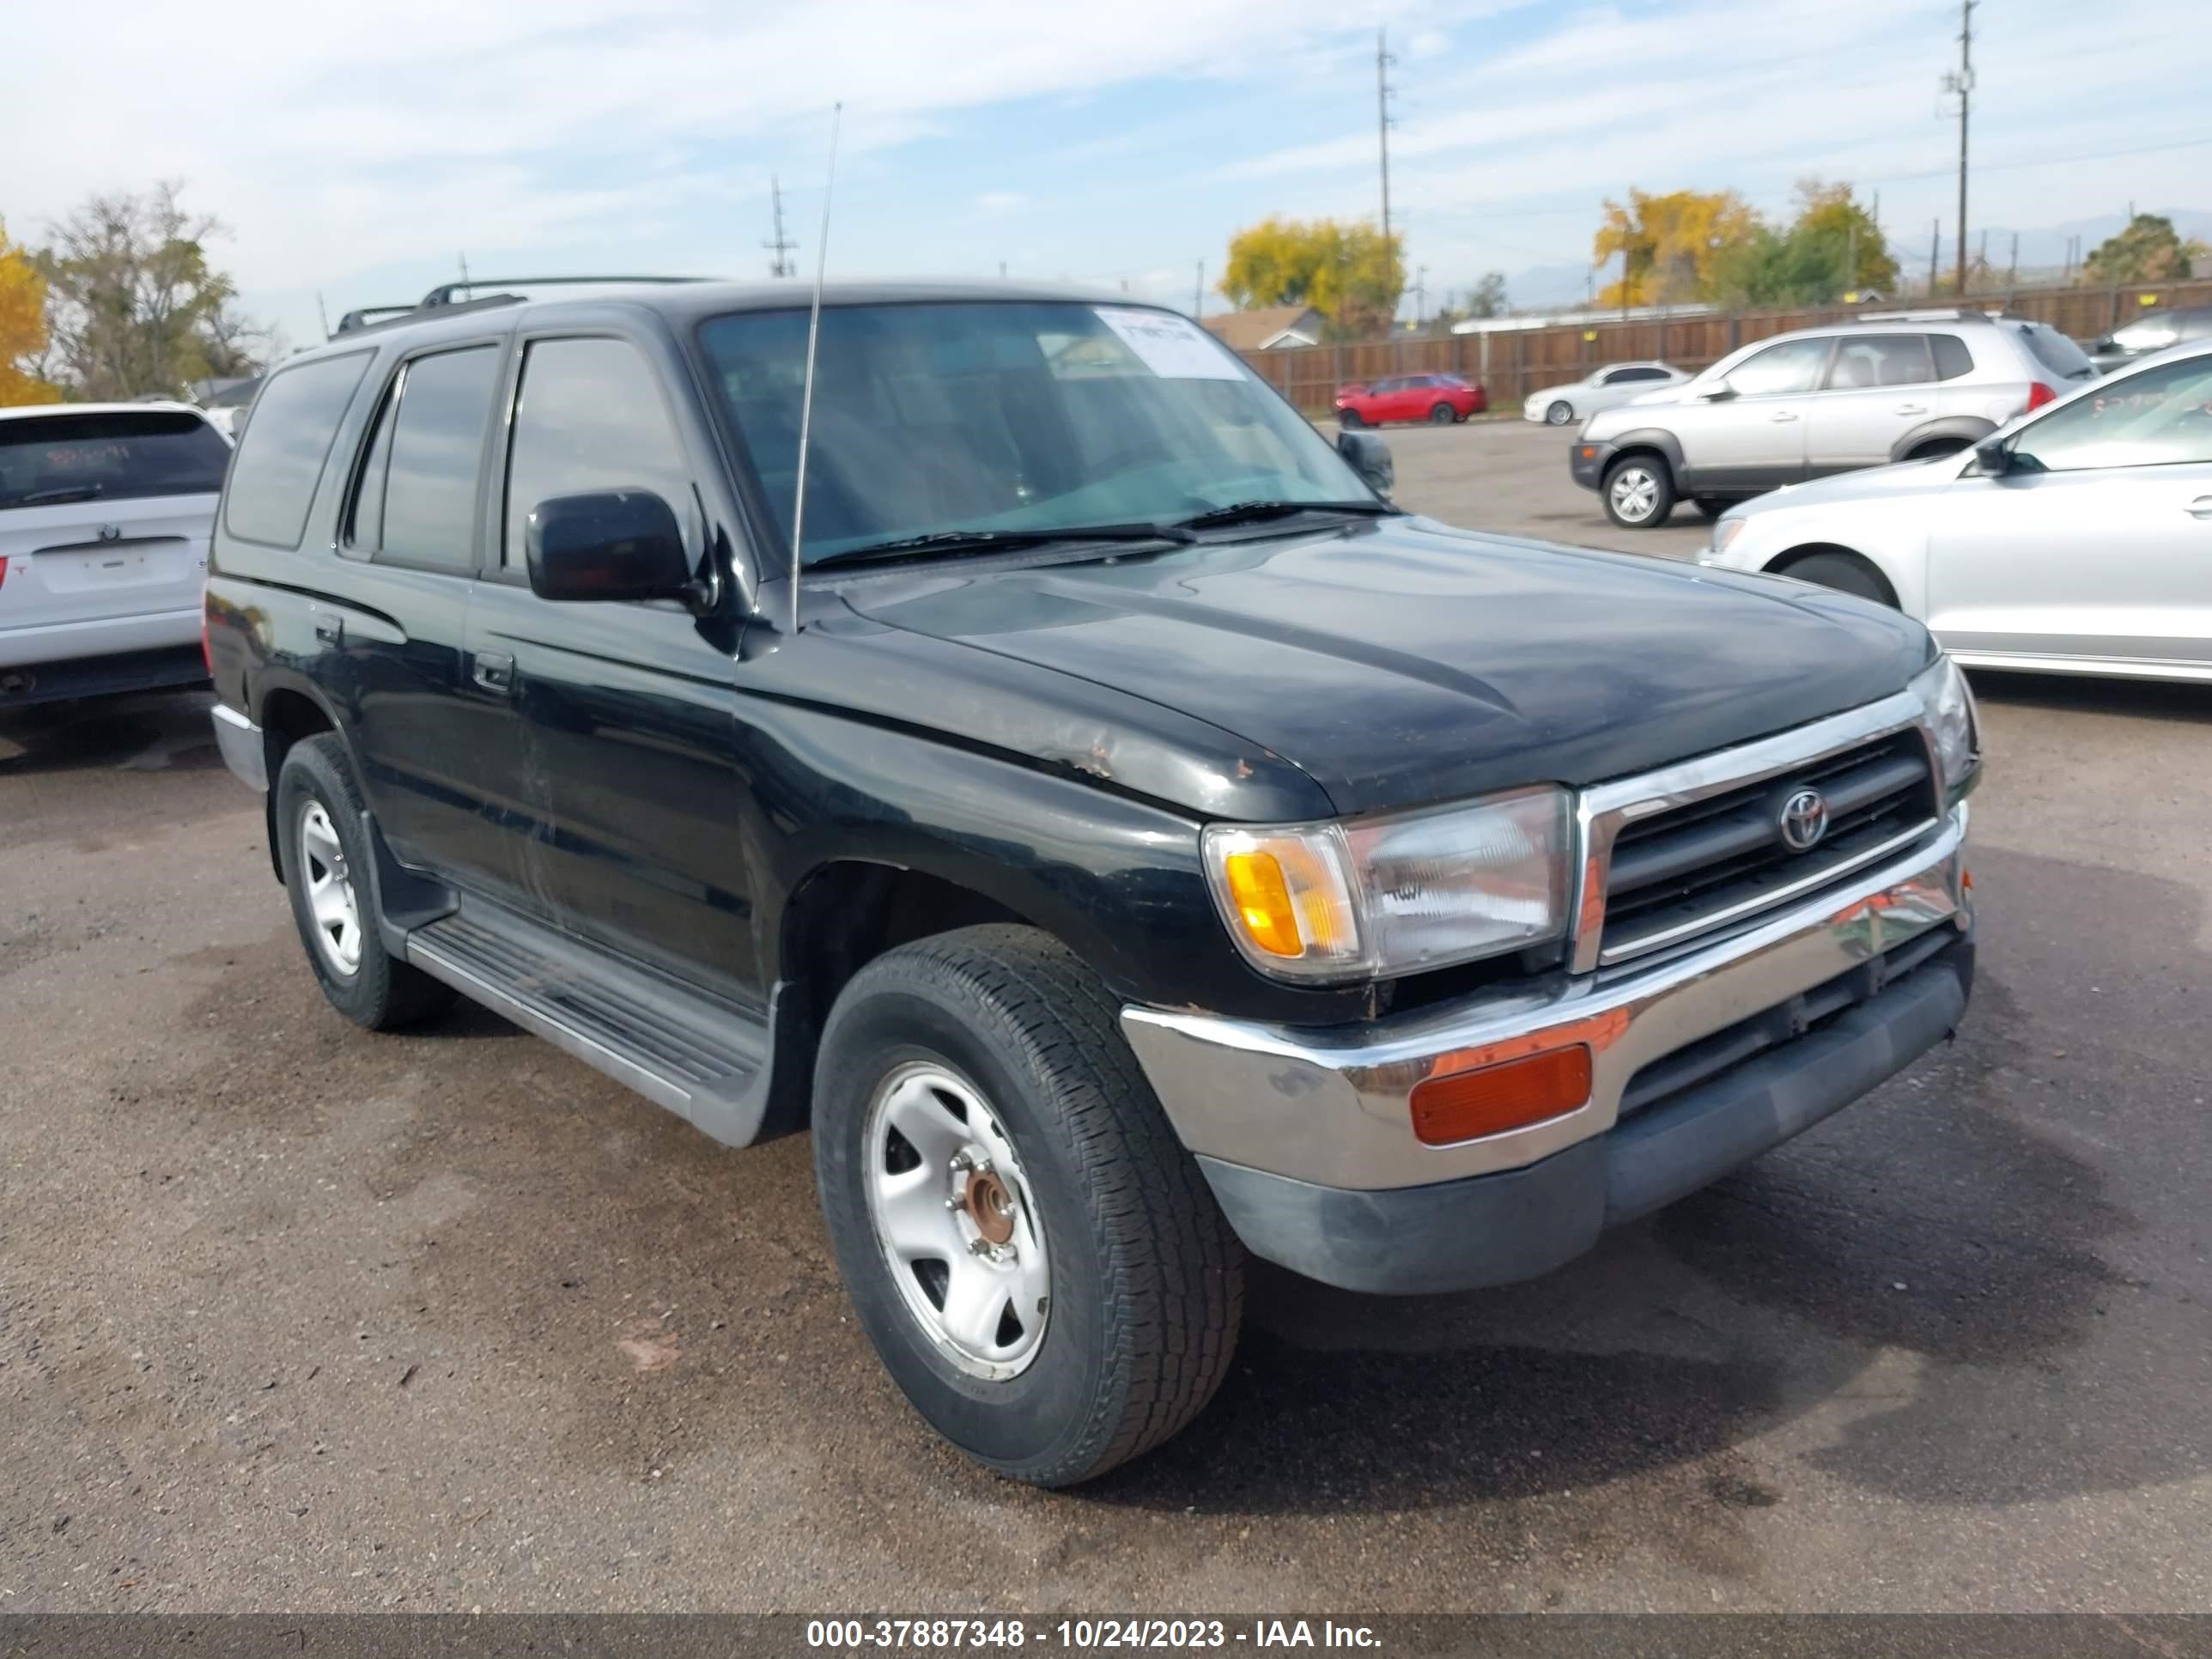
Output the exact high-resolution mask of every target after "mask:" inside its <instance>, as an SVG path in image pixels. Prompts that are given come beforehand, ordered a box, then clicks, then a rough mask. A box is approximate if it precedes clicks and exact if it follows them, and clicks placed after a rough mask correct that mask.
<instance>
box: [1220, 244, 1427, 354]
mask: <svg viewBox="0 0 2212 1659" xmlns="http://www.w3.org/2000/svg"><path fill="white" fill-rule="evenodd" d="M1405 289H1406V264H1405V249H1404V244H1403V242H1402V240H1401V239H1400V238H1399V237H1396V236H1392V237H1389V239H1387V240H1386V239H1385V238H1384V237H1383V234H1382V232H1380V231H1379V230H1377V229H1376V228H1375V226H1374V225H1373V224H1372V223H1371V222H1369V221H1366V220H1360V221H1358V222H1354V223H1352V224H1339V223H1338V222H1336V221H1335V220H1334V219H1316V220H1314V221H1312V222H1306V221H1304V220H1297V219H1280V218H1272V217H1271V218H1267V219H1263V220H1261V222H1259V223H1258V224H1256V225H1253V226H1250V227H1249V228H1246V229H1243V230H1240V231H1238V232H1237V234H1236V235H1235V236H1233V237H1231V239H1230V242H1229V265H1228V270H1226V271H1225V273H1224V275H1223V276H1222V278H1221V291H1222V293H1223V294H1224V295H1227V296H1228V299H1229V301H1230V303H1231V305H1233V306H1235V307H1237V309H1238V310H1239V311H1252V310H1256V309H1258V308H1260V307H1264V306H1296V305H1305V306H1311V307H1314V309H1315V310H1316V311H1318V312H1320V313H1322V315H1323V316H1324V317H1326V318H1328V320H1329V323H1330V325H1331V331H1332V332H1333V333H1335V334H1338V335H1340V336H1344V337H1361V336H1364V335H1368V334H1379V333H1382V332H1383V331H1386V330H1388V329H1389V325H1390V319H1391V318H1392V317H1394V316H1395V315H1396V314H1397V310H1398V300H1399V297H1400V296H1401V295H1402V294H1403V293H1404V292H1405Z"/></svg>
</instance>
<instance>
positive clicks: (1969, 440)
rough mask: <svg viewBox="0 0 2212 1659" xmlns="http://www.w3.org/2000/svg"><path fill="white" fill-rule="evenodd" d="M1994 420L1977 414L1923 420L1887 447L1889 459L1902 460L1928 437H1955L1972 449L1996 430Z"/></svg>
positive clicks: (1962, 446)
mask: <svg viewBox="0 0 2212 1659" xmlns="http://www.w3.org/2000/svg"><path fill="white" fill-rule="evenodd" d="M1996 429H1997V428H1996V422H1994V421H1985V420H1984V419H1983V418H1982V417H1981V416H1978V415H1944V416H1938V417H1937V418H1936V419H1935V420H1932V421H1923V422H1921V423H1920V424H1919V425H1918V426H1916V427H1914V428H1912V429H1911V431H1910V432H1908V433H1906V434H1905V435H1904V436H1903V437H1901V438H1899V440H1898V441H1896V442H1895V443H1893V444H1892V445H1891V446H1890V447H1889V459H1891V460H1893V461H1901V460H1904V459H1905V458H1906V457H1907V456H1909V455H1911V453H1912V452H1913V451H1914V450H1916V449H1917V448H1919V447H1920V446H1921V445H1923V444H1924V443H1926V442H1927V441H1929V439H1930V438H1956V439H1957V440H1958V441H1959V443H1960V447H1961V448H1965V449H1972V447H1974V446H1975V445H1976V444H1978V443H1979V442H1981V441H1982V440H1983V439H1984V438H1986V437H1988V436H1989V435H1990V433H1992V432H1994V431H1996Z"/></svg>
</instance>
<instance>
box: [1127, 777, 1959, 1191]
mask: <svg viewBox="0 0 2212 1659" xmlns="http://www.w3.org/2000/svg"><path fill="white" fill-rule="evenodd" d="M1965 842H1966V805H1965V803H1963V802H1961V803H1960V804H1959V805H1956V806H1954V807H1953V808H1952V809H1951V811H1950V813H1949V815H1948V817H1946V818H1945V819H1944V820H1943V821H1942V823H1941V824H1939V825H1938V826H1937V827H1936V829H1935V830H1934V831H1933V832H1932V833H1931V834H1930V836H1929V838H1928V840H1927V841H1926V842H1924V843H1923V845H1921V846H1919V847H1917V848H1913V849H1911V851H1909V852H1907V853H1905V854H1900V855H1899V856H1897V857H1896V858H1894V859H1893V860H1889V861H1887V862H1886V863H1884V864H1882V865H1881V866H1878V867H1876V868H1875V869H1872V870H1869V871H1866V872H1862V873H1860V874H1858V875H1857V876H1855V877H1853V878H1849V879H1847V880H1846V881H1844V883H1843V884H1840V885H1838V886H1836V887H1833V888H1830V889H1828V890H1826V891H1824V892H1822V893H1820V895H1819V896H1817V897H1816V898H1813V899H1808V900H1807V901H1805V902H1802V903H1801V904H1798V905H1796V906H1794V907H1792V908H1790V909H1787V910H1784V911H1782V912H1780V913H1779V914H1777V915H1771V916H1768V917H1766V918H1765V919H1764V920H1763V921H1760V922H1759V924H1758V925H1756V926H1754V927H1750V928H1748V929H1747V931H1744V932H1741V933H1737V934H1735V935H1734V936H1733V937H1730V938H1729V939H1723V940H1721V941H1719V942H1717V943H1713V944H1710V945H1705V946H1703V947H1701V948H1696V949H1692V950H1690V951H1686V952H1685V953H1684V954H1681V955H1680V956H1676V957H1673V958H1671V959H1669V960H1666V961H1663V962H1661V963H1657V964H1656V965H1647V964H1645V963H1634V964H1625V965H1624V966H1622V967H1621V968H1620V969H1614V970H1611V971H1609V972H1608V971H1601V972H1598V973H1594V974H1584V975H1574V976H1571V977H1570V978H1568V979H1567V981H1566V982H1565V985H1564V986H1563V987H1560V988H1558V989H1556V990H1554V991H1553V992H1551V993H1549V994H1521V995H1505V996H1500V995H1498V994H1480V995H1477V996H1474V997H1470V998H1468V999H1467V1000H1463V1001H1461V1002H1458V1003H1455V1004H1453V1005H1451V1006H1448V1007H1443V1008H1428V1009H1423V1010H1420V1011H1419V1012H1416V1013H1413V1014H1409V1015H1407V1016H1405V1017H1403V1018H1395V1019H1389V1018H1386V1019H1383V1020H1378V1021H1376V1022H1374V1023H1373V1024H1366V1025H1359V1026H1352V1027H1348V1028H1322V1029H1303V1028H1297V1027H1289V1026H1271V1025H1262V1024H1248V1023H1243V1022H1239V1021H1236V1020H1227V1019H1217V1018H1210V1017H1207V1016H1206V1015H1202V1014H1187V1013H1177V1012H1170V1011H1168V1010H1165V1009H1159V1008H1146V1007H1134V1006H1133V1007H1129V1008H1125V1009H1124V1010H1123V1011H1122V1015H1121V1024H1122V1030H1123V1031H1124V1032H1125V1033H1126V1035H1127V1038H1128V1041H1129V1044H1130V1046H1131V1048H1133V1049H1135V1051H1136V1054H1137V1058H1138V1060H1139V1062H1140V1063H1141V1064H1142V1066H1144V1069H1145V1075H1146V1079H1148V1080H1149V1081H1150V1082H1151V1084H1152V1089H1153V1091H1154V1092H1155V1093H1156V1094H1158V1097H1159V1099H1160V1103H1161V1105H1162V1106H1163V1107H1164V1108H1165V1109H1166V1111H1167V1115H1168V1117H1169V1120H1170V1121H1171V1122H1172V1123H1173V1124H1174V1125H1175V1128H1176V1133H1177V1134H1179V1135H1180V1136H1181V1137H1182V1141H1183V1144H1184V1145H1185V1146H1188V1148H1189V1149H1190V1150H1191V1151H1192V1152H1194V1153H1196V1154H1198V1155H1199V1156H1200V1158H1201V1159H1203V1160H1211V1161H1214V1162H1218V1163H1220V1164H1233V1165H1240V1166H1243V1168H1244V1169H1247V1170H1254V1171H1258V1172H1261V1173H1263V1174H1266V1175H1268V1176H1286V1177H1289V1178H1291V1179H1293V1180H1295V1181H1298V1182H1310V1183H1312V1184H1314V1185H1316V1186H1318V1187H1325V1188H1338V1189H1350V1190H1353V1191H1370V1192H1373V1191H1383V1190H1388V1189H1393V1188H1407V1187H1416V1186H1430V1185H1433V1184H1435V1183H1437V1182H1450V1181H1457V1180H1461V1179H1462V1178H1464V1177H1468V1176H1485V1175H1492V1174H1495V1173H1497V1172H1498V1171H1500V1170H1516V1169H1519V1168H1521V1167H1522V1166H1524V1165H1528V1164H1534V1163H1536V1162H1537V1161H1538V1160H1540V1159H1542V1158H1549V1157H1551V1156H1553V1155H1554V1154H1556V1153H1558V1152H1562V1151H1564V1150H1565V1149H1566V1148H1568V1147H1571V1146H1576V1145H1577V1144H1579V1143H1581V1142H1583V1141H1586V1140H1589V1139H1591V1138H1592V1137H1594V1136H1597V1135H1601V1134H1604V1133H1606V1132H1607V1130H1610V1129H1611V1128H1613V1125H1614V1123H1615V1121H1616V1120H1617V1119H1618V1117H1619V1115H1620V1101H1621V1096H1622V1094H1623V1092H1624V1091H1626V1088H1627V1087H1628V1085H1629V1083H1630V1080H1631V1079H1633V1078H1634V1077H1635V1075H1636V1074H1637V1073H1638V1072H1639V1071H1640V1070H1642V1069H1643V1068H1644V1066H1648V1065H1650V1064H1651V1063H1652V1062H1653V1061H1655V1060H1662V1059H1664V1058H1666V1057H1667V1056H1668V1055H1669V1054H1674V1053H1676V1052H1677V1051H1678V1050H1680V1049H1682V1048H1686V1047H1687V1046H1688V1045H1690V1044H1691V1043H1693V1042H1697V1041H1698V1040H1699V1038H1701V1037H1706V1036H1712V1035H1713V1034H1714V1033H1716V1032H1719V1031H1723V1030H1727V1029H1728V1028H1729V1027H1730V1026H1733V1025H1735V1024H1737V1023H1738V1022H1740V1021H1742V1020H1746V1019H1748V1018H1752V1017H1753V1016H1754V1015H1757V1014H1759V1013H1762V1012H1765V1011H1768V1010H1771V1009H1774V1008H1777V1007H1779V1006H1782V1005H1784V1004H1786V1003H1788V1002H1790V1000H1791V999H1793V998H1795V997H1797V996H1800V995H1802V994H1805V993H1806V992H1808V991H1811V990H1813V989H1814V987H1819V986H1823V985H1826V983H1827V982H1828V981H1832V980H1834V979H1836V978H1837V977H1838V975H1844V974H1846V973H1849V972H1850V970H1851V969H1854V968H1857V967H1859V966H1861V965H1862V964H1863V963H1867V962H1869V960H1871V959H1872V958H1874V957H1879V956H1881V955H1882V954H1883V953H1884V952H1885V951H1890V950H1893V949H1894V948H1895V947H1896V946H1898V945H1902V944H1905V942H1907V941H1908V940H1910V939H1913V938H1915V937H1917V936H1918V935H1919V934H1922V933H1926V932H1927V931H1928V930H1929V928H1931V927H1942V926H1945V925H1949V926H1952V927H1955V928H1956V929H1957V931H1958V932H1959V933H1960V934H1962V935H1964V934H1966V933H1969V932H1970V931H1971V929H1972V908H1971V903H1970V901H1969V898H1968V896H1967V893H1966V886H1965V880H1964V878H1965V863H1964V847H1965ZM1574 1042H1583V1043H1587V1044H1589V1048H1590V1050H1591V1054H1592V1087H1591V1093H1590V1097H1589V1101H1588V1102H1587V1103H1585V1104H1584V1105H1583V1106H1582V1107H1580V1108H1578V1109H1576V1110H1574V1111H1571V1112H1569V1113H1566V1114H1565V1115H1562V1116H1559V1117H1555V1118H1552V1119H1549V1120H1547V1121H1543V1122H1541V1123H1535V1124H1532V1125H1529V1126H1528V1127H1525V1128H1520V1129H1514V1130H1510V1131H1507V1132H1506V1133H1501V1134H1495V1135H1487V1136H1484V1137H1482V1138H1480V1139H1474V1140H1467V1141H1462V1142H1460V1143H1458V1144H1457V1145H1455V1146H1427V1145H1425V1144H1423V1143H1422V1142H1421V1141H1420V1140H1419V1139H1416V1138H1415V1136H1414V1133H1413V1115H1412V1109H1411V1106H1410V1103H1409V1102H1410V1097H1411V1095H1412V1092H1413V1086H1414V1085H1416V1084H1419V1083H1420V1082H1422V1081H1424V1080H1425V1079H1428V1078H1430V1077H1431V1076H1437V1075H1442V1074H1445V1073H1455V1072H1462V1071H1468V1070H1472V1069H1474V1067H1476V1066H1484V1065H1489V1064H1492V1063H1495V1062H1497V1061H1498V1060H1507V1059H1511V1058H1513V1057H1515V1056H1516V1055H1519V1054H1528V1053H1530V1052H1533V1051H1534V1050H1537V1049H1540V1048H1551V1047H1556V1046H1563V1045H1565V1044H1568V1043H1574Z"/></svg>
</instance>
